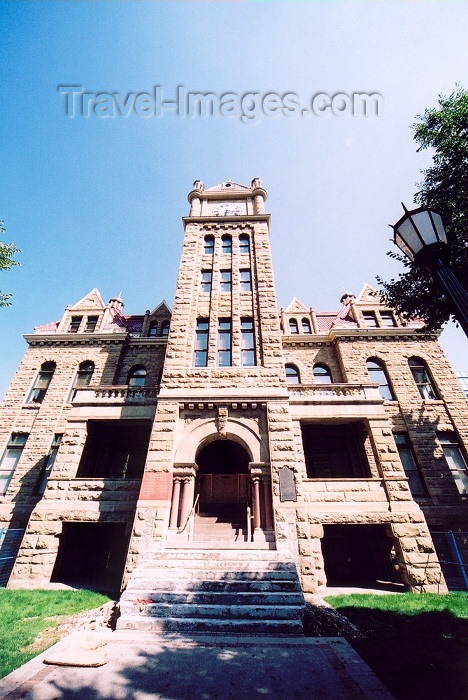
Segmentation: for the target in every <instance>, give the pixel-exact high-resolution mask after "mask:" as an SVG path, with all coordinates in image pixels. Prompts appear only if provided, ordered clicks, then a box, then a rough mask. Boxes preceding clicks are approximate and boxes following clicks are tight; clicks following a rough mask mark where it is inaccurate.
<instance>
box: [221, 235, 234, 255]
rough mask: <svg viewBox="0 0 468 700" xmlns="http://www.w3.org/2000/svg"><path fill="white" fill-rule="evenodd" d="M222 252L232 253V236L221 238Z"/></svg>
mask: <svg viewBox="0 0 468 700" xmlns="http://www.w3.org/2000/svg"><path fill="white" fill-rule="evenodd" d="M221 252H222V253H228V254H229V253H231V252H232V238H231V236H228V235H226V236H223V237H222V238H221Z"/></svg>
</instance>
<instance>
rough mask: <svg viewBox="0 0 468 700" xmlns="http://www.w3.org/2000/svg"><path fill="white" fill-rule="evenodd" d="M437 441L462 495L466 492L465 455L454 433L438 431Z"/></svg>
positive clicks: (467, 489)
mask: <svg viewBox="0 0 468 700" xmlns="http://www.w3.org/2000/svg"><path fill="white" fill-rule="evenodd" d="M437 437H438V438H439V442H440V444H441V446H442V450H443V452H444V457H445V461H446V462H447V464H448V466H449V469H450V471H451V473H452V476H453V480H454V482H455V486H456V487H457V489H458V492H459V493H460V494H462V495H464V496H466V495H467V494H468V467H467V464H466V460H465V457H464V456H463V453H462V451H461V449H460V445H459V443H458V440H457V438H456V435H455V434H454V433H449V432H447V433H439V434H438V436H437Z"/></svg>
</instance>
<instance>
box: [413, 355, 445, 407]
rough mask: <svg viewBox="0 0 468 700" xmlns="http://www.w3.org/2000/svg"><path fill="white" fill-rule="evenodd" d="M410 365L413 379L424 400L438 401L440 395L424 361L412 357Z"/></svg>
mask: <svg viewBox="0 0 468 700" xmlns="http://www.w3.org/2000/svg"><path fill="white" fill-rule="evenodd" d="M408 364H409V367H410V370H411V374H412V375H413V379H414V381H415V383H416V386H417V387H418V391H419V394H420V396H421V398H422V399H437V398H438V395H437V392H436V390H435V387H434V385H433V383H432V381H431V378H430V376H429V372H428V369H427V366H426V363H425V362H424V360H421V358H420V357H410V359H409V360H408Z"/></svg>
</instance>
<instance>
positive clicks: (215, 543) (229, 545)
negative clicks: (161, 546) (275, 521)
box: [166, 537, 276, 556]
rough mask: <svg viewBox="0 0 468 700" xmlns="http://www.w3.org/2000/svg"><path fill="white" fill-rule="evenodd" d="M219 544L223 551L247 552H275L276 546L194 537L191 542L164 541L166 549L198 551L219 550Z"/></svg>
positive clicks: (270, 543) (269, 543)
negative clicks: (242, 550)
mask: <svg viewBox="0 0 468 700" xmlns="http://www.w3.org/2000/svg"><path fill="white" fill-rule="evenodd" d="M220 544H221V545H222V547H223V549H235V550H239V549H245V550H249V551H251V550H261V549H267V550H270V551H274V550H276V545H275V544H274V543H273V542H245V541H243V540H239V541H235V542H233V541H232V540H230V541H224V540H223V539H221V540H220V539H219V537H217V538H216V539H213V540H204V539H202V538H201V537H200V539H198V538H197V537H194V538H193V541H192V542H188V541H185V542H180V541H178V540H177V541H176V540H173V541H170V540H166V549H199V548H200V547H203V549H219V547H220ZM251 556H252V555H251Z"/></svg>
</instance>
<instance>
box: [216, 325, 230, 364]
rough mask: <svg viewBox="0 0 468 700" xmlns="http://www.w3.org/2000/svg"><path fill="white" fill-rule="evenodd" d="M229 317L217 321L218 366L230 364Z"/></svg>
mask: <svg viewBox="0 0 468 700" xmlns="http://www.w3.org/2000/svg"><path fill="white" fill-rule="evenodd" d="M231 335H232V333H231V319H230V318H220V319H219V321H218V367H230V366H231V364H232V363H231Z"/></svg>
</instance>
